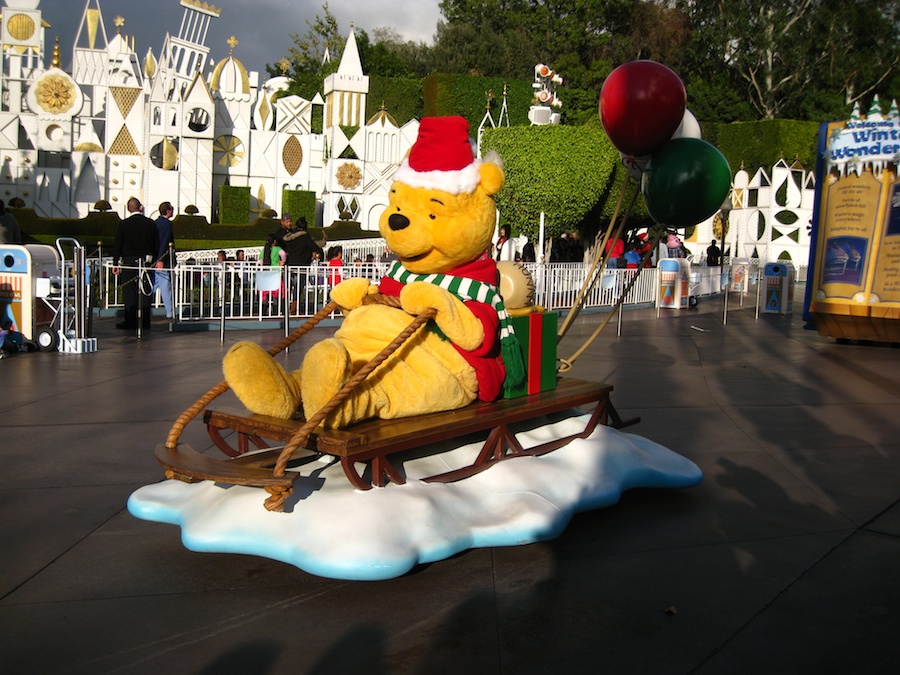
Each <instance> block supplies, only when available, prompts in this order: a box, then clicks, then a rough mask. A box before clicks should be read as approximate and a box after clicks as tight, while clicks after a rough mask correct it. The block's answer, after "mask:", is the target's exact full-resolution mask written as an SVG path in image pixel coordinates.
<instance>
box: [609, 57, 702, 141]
mask: <svg viewBox="0 0 900 675" xmlns="http://www.w3.org/2000/svg"><path fill="white" fill-rule="evenodd" d="M686 101H687V94H686V93H685V91H684V84H683V83H682V81H681V79H680V78H679V77H678V75H676V74H675V73H674V72H672V71H671V70H670V69H669V68H667V67H666V66H664V65H662V64H661V63H656V62H655V61H631V62H629V63H624V64H622V65H621V66H619V67H618V68H616V69H615V70H614V71H612V72H611V73H610V74H609V77H607V78H606V81H605V82H604V83H603V87H602V89H601V90H600V121H601V122H603V128H604V129H605V130H606V135H607V136H609V139H610V140H611V141H612V143H613V145H614V146H616V149H617V150H619V151H620V152H623V153H625V154H626V155H634V156H636V157H637V156H641V155H649V154H652V153H653V152H654V151H655V150H657V149H658V148H659V147H660V146H662V144H663V143H665V142H666V141H668V140H669V139H670V138H671V137H672V134H673V133H675V130H676V129H677V128H678V125H679V124H681V121H682V119H683V118H684V111H685V105H686Z"/></svg>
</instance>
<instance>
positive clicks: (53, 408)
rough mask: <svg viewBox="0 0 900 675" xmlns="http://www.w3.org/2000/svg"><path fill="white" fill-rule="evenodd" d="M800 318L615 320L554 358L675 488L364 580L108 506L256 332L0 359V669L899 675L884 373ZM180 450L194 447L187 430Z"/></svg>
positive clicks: (198, 432) (894, 483) (151, 463)
mask: <svg viewBox="0 0 900 675" xmlns="http://www.w3.org/2000/svg"><path fill="white" fill-rule="evenodd" d="M801 298H802V286H798V292H797V300H796V302H795V305H794V307H795V313H794V314H791V315H786V316H784V315H766V314H764V315H761V316H759V317H758V318H757V317H756V315H755V314H756V313H755V309H754V308H753V306H752V304H753V303H752V300H750V302H749V306H748V305H745V306H744V307H741V306H740V304H739V303H738V302H737V300H736V296H734V297H733V298H732V300H731V301H730V304H729V309H728V313H727V322H725V323H723V317H724V311H723V309H724V307H723V302H722V298H721V297H718V298H715V297H713V298H706V299H704V300H702V301H701V302H700V305H699V306H698V307H697V308H696V309H692V310H666V311H663V313H662V315H661V316H659V318H657V312H656V310H655V309H641V310H633V311H629V312H626V313H625V314H624V316H623V321H622V327H621V328H622V330H621V335H617V331H616V327H617V326H616V322H615V321H613V322H612V323H611V324H610V325H609V326H607V328H606V329H605V330H604V331H603V333H602V334H601V336H600V338H599V339H598V340H597V341H596V342H595V343H594V344H593V345H592V346H591V347H590V348H589V349H588V350H587V351H586V352H585V353H584V354H583V355H582V356H581V357H580V358H579V359H578V360H577V361H576V362H575V365H574V368H573V371H572V373H571V374H572V375H574V376H576V377H580V378H583V379H591V380H600V381H606V382H609V383H611V384H613V385H614V387H615V389H614V391H613V395H612V396H613V398H612V400H613V403H614V404H615V406H616V408H617V409H618V412H619V413H620V415H621V416H622V417H623V418H631V417H634V416H640V418H641V421H640V423H639V424H637V425H635V426H632V427H629V428H628V429H627V430H626V431H628V432H631V433H636V434H639V435H641V436H644V437H646V438H649V439H651V440H653V441H656V442H658V443H660V444H662V445H665V446H666V447H669V448H671V449H672V450H675V451H676V452H678V453H680V454H682V455H684V456H686V457H688V458H690V459H691V460H692V461H694V462H695V463H696V464H697V465H698V466H699V467H700V468H701V469H702V470H703V473H704V479H703V481H702V483H701V484H700V485H698V486H696V487H693V488H689V489H683V490H662V489H659V490H655V489H635V490H630V491H627V492H626V493H625V494H624V495H623V497H622V499H621V501H620V502H619V503H618V504H617V505H615V506H613V507H611V508H606V509H601V510H596V511H589V512H584V513H580V514H577V515H576V516H575V517H574V518H573V519H572V521H571V522H570V523H569V525H568V527H567V529H566V530H565V531H564V532H563V534H562V535H561V536H560V537H558V538H557V539H555V540H552V541H547V542H542V543H537V544H530V545H524V546H518V547H505V548H487V549H475V550H471V551H467V552H465V553H461V554H459V555H457V556H455V557H453V558H450V559H448V560H444V561H441V562H437V563H432V564H429V565H423V566H421V567H418V568H416V569H415V570H414V571H413V572H411V573H409V574H407V575H405V576H403V577H400V578H397V579H393V580H389V581H378V582H353V581H339V580H333V579H324V578H320V577H316V576H312V575H310V574H307V573H305V572H303V571H301V570H299V569H297V568H295V567H293V566H290V565H286V564H283V563H279V562H275V561H272V560H268V559H264V558H257V557H253V556H245V555H232V554H208V553H194V552H191V551H188V550H186V549H185V548H184V547H183V546H182V545H181V541H180V532H179V529H178V528H177V527H174V526H172V525H165V524H160V523H152V522H147V521H143V520H138V519H136V518H134V517H133V516H131V515H130V514H129V513H128V512H127V511H126V509H125V503H126V500H127V499H128V497H129V495H130V494H131V493H132V492H133V491H134V490H135V489H137V488H138V487H141V486H142V485H146V484H148V483H154V482H157V481H160V480H162V479H163V475H162V469H161V468H160V467H159V466H158V465H157V464H156V462H155V460H154V458H153V448H154V447H155V446H156V444H157V443H160V442H162V441H164V439H165V437H166V434H167V432H168V430H169V428H170V426H171V424H172V422H173V421H174V419H175V418H176V417H177V416H178V415H179V414H180V413H181V412H182V411H183V410H184V409H186V408H187V407H188V406H189V405H191V404H192V403H193V402H194V401H195V400H196V399H197V398H198V397H199V396H200V395H201V394H202V393H203V392H205V391H206V390H207V389H208V388H209V387H210V386H211V385H212V384H214V383H216V382H218V381H219V380H220V379H221V367H220V364H221V360H222V357H223V355H224V354H225V352H226V351H227V349H228V347H229V346H230V345H231V344H233V343H234V342H235V341H238V340H243V339H253V340H258V341H260V342H261V343H263V344H265V345H271V344H274V343H275V342H277V341H278V340H279V339H280V337H281V334H280V333H279V331H277V330H275V331H268V332H266V331H262V330H251V331H228V332H227V333H226V341H225V343H224V344H223V343H220V341H219V334H218V332H216V331H209V332H197V333H190V332H168V331H167V330H166V324H165V323H163V322H160V321H159V320H158V319H155V320H154V324H153V330H152V331H151V332H150V334H149V335H147V336H145V337H144V339H141V340H138V339H137V338H136V337H134V336H131V335H126V334H123V333H122V331H117V330H116V329H115V328H114V327H113V326H114V322H115V319H112V318H109V319H98V320H96V321H95V335H96V336H97V337H98V344H99V350H98V351H97V352H96V353H92V354H62V353H36V354H20V355H16V356H14V357H12V358H7V359H3V360H2V362H0V378H2V381H3V389H2V391H3V395H2V401H0V411H2V415H3V431H2V435H3V442H2V444H0V457H2V466H3V471H2V474H0V542H2V546H0V636H2V637H0V672H3V673H11V674H18V673H42V674H46V673H89V674H91V675H94V674H99V673H260V674H262V673H273V674H274V673H357V672H358V673H367V674H371V673H376V674H377V673H422V674H425V673H429V674H430V673H468V674H471V675H474V674H479V673H614V674H617V673H628V674H635V673H638V674H641V673H652V674H660V673H703V674H718V673H753V674H758V673H817V674H820V673H866V674H869V673H892V674H893V673H896V672H898V667H900V641H898V639H897V636H898V634H900V614H898V613H900V506H898V500H900V434H898V431H900V349H897V348H895V346H893V345H884V344H856V343H851V344H838V343H837V342H836V341H835V340H832V339H829V338H825V337H821V336H819V335H818V334H817V333H816V332H815V331H812V330H808V329H806V328H805V326H804V322H803V319H802V316H801V311H800V307H801ZM602 318H603V315H602V314H583V315H581V316H580V317H579V319H578V320H577V321H576V323H575V325H574V327H573V329H572V330H571V331H570V333H569V334H568V335H567V336H566V338H565V339H564V341H563V342H562V344H561V347H560V354H561V355H562V356H568V355H569V354H570V353H572V352H574V351H575V349H576V348H577V347H578V346H579V345H580V344H581V342H582V340H583V339H584V338H585V337H587V336H588V335H590V334H591V333H592V332H593V330H594V329H595V327H596V326H597V324H598V322H599V321H600V320H602ZM333 330H334V328H333V327H323V326H320V327H318V328H316V329H315V330H314V331H312V333H311V334H310V335H308V336H306V337H304V338H303V339H302V340H301V341H300V343H298V344H297V345H296V346H295V347H293V348H292V350H291V353H290V354H289V355H287V356H286V357H284V358H285V359H286V360H287V361H288V362H291V363H296V361H297V360H298V359H299V356H300V355H301V354H302V353H303V352H304V351H305V349H304V347H305V346H308V345H309V344H310V343H311V342H312V341H313V340H318V339H321V338H322V337H323V336H327V335H328V334H330V332H331V331H333ZM183 438H184V440H186V441H187V442H189V443H191V444H192V445H193V446H194V447H195V448H203V449H207V448H210V447H211V443H210V442H209V440H208V438H207V437H206V434H205V430H204V428H203V426H202V424H200V423H197V422H195V423H193V424H191V425H189V426H188V428H187V429H186V431H185V433H184V434H183Z"/></svg>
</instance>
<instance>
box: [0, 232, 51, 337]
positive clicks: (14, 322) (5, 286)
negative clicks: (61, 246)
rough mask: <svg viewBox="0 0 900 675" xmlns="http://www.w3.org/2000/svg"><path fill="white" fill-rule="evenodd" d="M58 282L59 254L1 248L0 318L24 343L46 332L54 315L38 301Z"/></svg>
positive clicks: (47, 249) (35, 247)
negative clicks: (9, 324)
mask: <svg viewBox="0 0 900 675" xmlns="http://www.w3.org/2000/svg"><path fill="white" fill-rule="evenodd" d="M53 281H56V282H58V281H59V254H58V253H57V252H56V249H54V248H53V247H52V246H48V245H46V244H28V246H19V245H17V244H3V245H0V313H2V314H0V318H2V319H4V320H9V321H10V323H11V327H12V328H11V329H12V330H13V331H14V332H17V333H21V334H22V336H23V337H24V338H25V339H27V340H34V339H36V337H37V334H38V333H39V332H40V331H42V330H47V331H49V330H50V328H49V326H50V324H51V323H52V321H53V311H52V309H51V308H50V307H48V306H47V305H46V304H44V303H43V302H41V301H39V300H38V298H39V297H40V295H41V293H42V289H43V287H44V286H46V287H49V286H50V284H51V283H52V282H53Z"/></svg>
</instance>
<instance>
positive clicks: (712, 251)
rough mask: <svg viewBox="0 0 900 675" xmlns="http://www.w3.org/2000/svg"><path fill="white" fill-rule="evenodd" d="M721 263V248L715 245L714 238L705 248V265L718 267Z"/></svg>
mask: <svg viewBox="0 0 900 675" xmlns="http://www.w3.org/2000/svg"><path fill="white" fill-rule="evenodd" d="M721 264H722V249H720V248H719V247H718V246H716V240H715V239H713V240H712V244H710V245H709V247H708V248H707V249H706V265H707V267H718V266H719V265H721Z"/></svg>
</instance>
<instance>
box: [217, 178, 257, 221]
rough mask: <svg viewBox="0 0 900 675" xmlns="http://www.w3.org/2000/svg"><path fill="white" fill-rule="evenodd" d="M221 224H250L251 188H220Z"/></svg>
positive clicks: (224, 186) (231, 186)
mask: <svg viewBox="0 0 900 675" xmlns="http://www.w3.org/2000/svg"><path fill="white" fill-rule="evenodd" d="M219 222H222V223H235V224H237V223H240V224H247V223H249V222H250V188H249V187H244V186H237V185H222V186H221V187H219Z"/></svg>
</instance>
